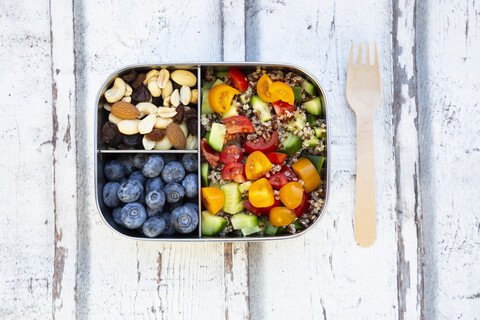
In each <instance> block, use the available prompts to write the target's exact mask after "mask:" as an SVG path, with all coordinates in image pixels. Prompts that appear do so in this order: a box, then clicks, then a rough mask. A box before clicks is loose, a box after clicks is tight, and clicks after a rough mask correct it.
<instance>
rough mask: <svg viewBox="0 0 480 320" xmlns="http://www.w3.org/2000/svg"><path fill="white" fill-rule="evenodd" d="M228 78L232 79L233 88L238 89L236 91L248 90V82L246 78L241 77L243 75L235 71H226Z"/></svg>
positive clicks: (234, 69)
mask: <svg viewBox="0 0 480 320" xmlns="http://www.w3.org/2000/svg"><path fill="white" fill-rule="evenodd" d="M228 77H229V78H230V79H232V81H233V86H234V87H235V88H237V89H238V91H240V92H242V91H245V90H247V88H248V81H247V78H246V77H245V76H244V75H243V73H242V72H241V71H240V70H238V69H236V68H233V69H230V70H228Z"/></svg>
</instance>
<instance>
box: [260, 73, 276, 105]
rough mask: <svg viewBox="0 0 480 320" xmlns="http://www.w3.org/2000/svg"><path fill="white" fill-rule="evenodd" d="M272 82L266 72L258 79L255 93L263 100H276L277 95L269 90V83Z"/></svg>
mask: <svg viewBox="0 0 480 320" xmlns="http://www.w3.org/2000/svg"><path fill="white" fill-rule="evenodd" d="M272 83H273V81H272V79H270V77H269V76H268V75H267V74H264V75H263V76H261V77H260V79H258V82H257V94H258V96H259V97H260V99H262V100H263V101H265V102H275V101H278V100H279V99H278V97H277V96H276V95H274V94H273V93H272V92H271V91H270V85H271V84H272Z"/></svg>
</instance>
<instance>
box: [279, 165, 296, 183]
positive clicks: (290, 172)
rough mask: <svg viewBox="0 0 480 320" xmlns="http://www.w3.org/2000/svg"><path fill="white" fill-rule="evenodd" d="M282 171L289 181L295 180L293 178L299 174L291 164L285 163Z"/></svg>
mask: <svg viewBox="0 0 480 320" xmlns="http://www.w3.org/2000/svg"><path fill="white" fill-rule="evenodd" d="M280 172H281V173H283V174H284V175H285V177H287V180H288V182H292V181H294V180H293V179H296V178H297V175H296V174H295V172H293V170H292V168H290V167H289V166H286V165H284V166H283V167H282V169H280Z"/></svg>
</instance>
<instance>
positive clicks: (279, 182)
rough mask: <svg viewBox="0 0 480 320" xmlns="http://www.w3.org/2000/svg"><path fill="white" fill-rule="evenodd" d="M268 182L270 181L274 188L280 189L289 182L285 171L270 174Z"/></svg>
mask: <svg viewBox="0 0 480 320" xmlns="http://www.w3.org/2000/svg"><path fill="white" fill-rule="evenodd" d="M268 182H270V184H271V185H272V187H273V188H274V189H277V190H280V189H281V188H282V187H283V186H284V185H286V184H287V183H288V180H287V177H286V176H285V175H284V174H283V173H281V172H277V173H274V174H271V175H270V177H269V178H268Z"/></svg>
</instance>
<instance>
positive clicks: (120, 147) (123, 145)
mask: <svg viewBox="0 0 480 320" xmlns="http://www.w3.org/2000/svg"><path fill="white" fill-rule="evenodd" d="M117 149H118V150H127V149H128V146H127V145H125V144H123V143H122V144H119V145H118V147H117Z"/></svg>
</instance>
